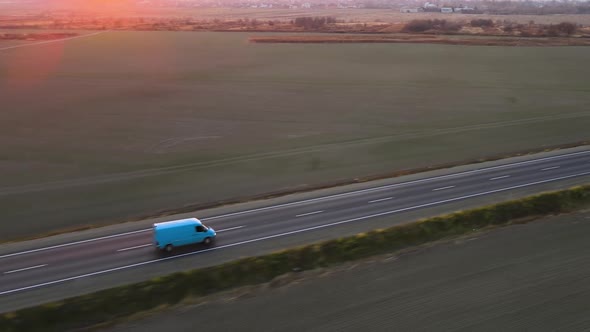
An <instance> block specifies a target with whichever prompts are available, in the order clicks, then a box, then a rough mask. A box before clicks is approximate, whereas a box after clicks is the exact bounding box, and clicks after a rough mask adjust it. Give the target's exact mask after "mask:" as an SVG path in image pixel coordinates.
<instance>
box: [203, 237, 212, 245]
mask: <svg viewBox="0 0 590 332" xmlns="http://www.w3.org/2000/svg"><path fill="white" fill-rule="evenodd" d="M203 244H204V245H206V246H209V245H211V238H210V237H206V238H205V239H204V240H203Z"/></svg>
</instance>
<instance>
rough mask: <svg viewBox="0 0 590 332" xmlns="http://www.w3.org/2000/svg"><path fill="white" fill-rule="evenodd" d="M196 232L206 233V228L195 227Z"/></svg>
mask: <svg viewBox="0 0 590 332" xmlns="http://www.w3.org/2000/svg"><path fill="white" fill-rule="evenodd" d="M195 231H197V232H204V231H205V227H203V226H197V227H195Z"/></svg>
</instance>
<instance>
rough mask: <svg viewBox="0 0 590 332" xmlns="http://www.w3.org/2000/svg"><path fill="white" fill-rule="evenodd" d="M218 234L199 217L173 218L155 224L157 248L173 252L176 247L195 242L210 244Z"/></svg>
mask: <svg viewBox="0 0 590 332" xmlns="http://www.w3.org/2000/svg"><path fill="white" fill-rule="evenodd" d="M215 236H217V234H216V233H215V230H213V228H210V227H207V226H205V225H203V223H202V222H201V221H200V220H199V219H197V218H189V219H181V220H172V221H166V222H160V223H155V224H154V242H155V245H156V248H158V249H160V250H165V251H166V252H171V251H172V249H174V247H180V246H185V245H188V244H194V243H203V244H205V245H210V244H211V243H213V240H214V239H215Z"/></svg>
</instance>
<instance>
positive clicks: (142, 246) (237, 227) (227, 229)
mask: <svg viewBox="0 0 590 332" xmlns="http://www.w3.org/2000/svg"><path fill="white" fill-rule="evenodd" d="M242 227H244V226H236V227H230V228H225V229H220V230H218V231H215V232H216V233H222V232H227V231H233V230H235V229H240V228H242ZM151 245H153V244H151V243H148V244H142V245H139V246H135V247H129V248H123V249H117V251H127V250H133V249H139V248H145V247H147V246H151Z"/></svg>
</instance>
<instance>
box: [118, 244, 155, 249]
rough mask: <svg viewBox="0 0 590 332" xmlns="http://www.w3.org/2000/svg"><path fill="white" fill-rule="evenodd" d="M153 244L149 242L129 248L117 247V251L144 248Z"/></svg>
mask: <svg viewBox="0 0 590 332" xmlns="http://www.w3.org/2000/svg"><path fill="white" fill-rule="evenodd" d="M151 245H152V244H151V243H148V244H142V245H140V246H135V247H129V248H123V249H117V251H127V250H133V249H139V248H144V247H147V246H151Z"/></svg>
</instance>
